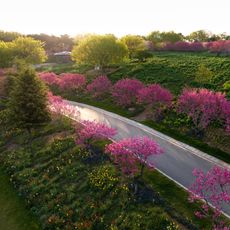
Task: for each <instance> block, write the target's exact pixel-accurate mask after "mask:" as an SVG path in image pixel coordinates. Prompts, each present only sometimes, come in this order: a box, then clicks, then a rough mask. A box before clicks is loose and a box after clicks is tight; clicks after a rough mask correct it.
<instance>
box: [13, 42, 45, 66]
mask: <svg viewBox="0 0 230 230" xmlns="http://www.w3.org/2000/svg"><path fill="white" fill-rule="evenodd" d="M13 46H14V49H13V55H14V57H16V58H18V59H23V60H25V61H26V62H27V63H30V64H38V63H41V62H44V61H45V60H46V59H47V56H46V53H45V50H44V48H43V46H44V44H43V43H42V42H41V41H38V40H35V39H33V38H31V37H18V38H16V39H15V40H14V41H13Z"/></svg>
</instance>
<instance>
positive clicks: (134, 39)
mask: <svg viewBox="0 0 230 230" xmlns="http://www.w3.org/2000/svg"><path fill="white" fill-rule="evenodd" d="M121 42H123V43H124V44H125V45H126V46H127V47H128V50H129V57H130V58H131V59H132V58H137V57H138V54H139V53H140V52H141V51H144V50H146V45H145V40H144V39H143V38H142V37H141V36H138V35H126V36H124V37H122V38H121Z"/></svg>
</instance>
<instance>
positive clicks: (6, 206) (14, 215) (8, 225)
mask: <svg viewBox="0 0 230 230" xmlns="http://www.w3.org/2000/svg"><path fill="white" fill-rule="evenodd" d="M0 188H1V192H0V229H2V230H36V229H41V227H40V225H39V222H38V221H37V219H36V218H35V217H34V216H32V214H31V213H30V211H29V210H28V209H27V208H26V205H25V202H24V200H23V199H22V198H21V197H19V196H18V194H17V193H16V190H15V188H14V187H13V186H12V184H11V183H10V181H9V176H8V175H6V174H5V173H4V172H3V170H2V169H0Z"/></svg>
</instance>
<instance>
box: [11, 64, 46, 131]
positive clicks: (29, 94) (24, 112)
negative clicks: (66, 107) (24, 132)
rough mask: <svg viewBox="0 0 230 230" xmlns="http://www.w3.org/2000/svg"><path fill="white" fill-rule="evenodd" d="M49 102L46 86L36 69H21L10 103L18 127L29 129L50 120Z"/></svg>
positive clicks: (13, 119) (12, 116)
mask: <svg viewBox="0 0 230 230" xmlns="http://www.w3.org/2000/svg"><path fill="white" fill-rule="evenodd" d="M47 103H48V101H47V92H46V88H45V86H44V85H43V83H42V82H41V80H40V79H39V78H38V77H37V76H36V73H35V71H34V70H33V69H31V68H29V67H27V68H25V69H23V70H21V72H20V74H19V77H18V78H16V79H15V83H14V84H13V89H12V90H11V93H10V99H9V103H8V107H9V110H10V113H11V116H10V117H11V120H12V122H13V123H15V125H16V127H19V128H25V129H28V130H30V129H31V128H34V127H37V126H40V125H42V124H44V123H46V122H48V121H49V120H50V116H49V112H48V106H47Z"/></svg>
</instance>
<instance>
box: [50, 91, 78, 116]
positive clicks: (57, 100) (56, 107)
mask: <svg viewBox="0 0 230 230" xmlns="http://www.w3.org/2000/svg"><path fill="white" fill-rule="evenodd" d="M48 101H49V109H50V111H51V112H53V113H56V114H60V115H65V116H67V117H70V118H72V119H75V120H79V117H80V112H79V111H78V110H77V109H76V107H75V106H73V105H71V104H69V103H68V102H67V101H65V100H63V99H62V97H60V96H55V95H53V94H52V93H51V92H49V93H48Z"/></svg>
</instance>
